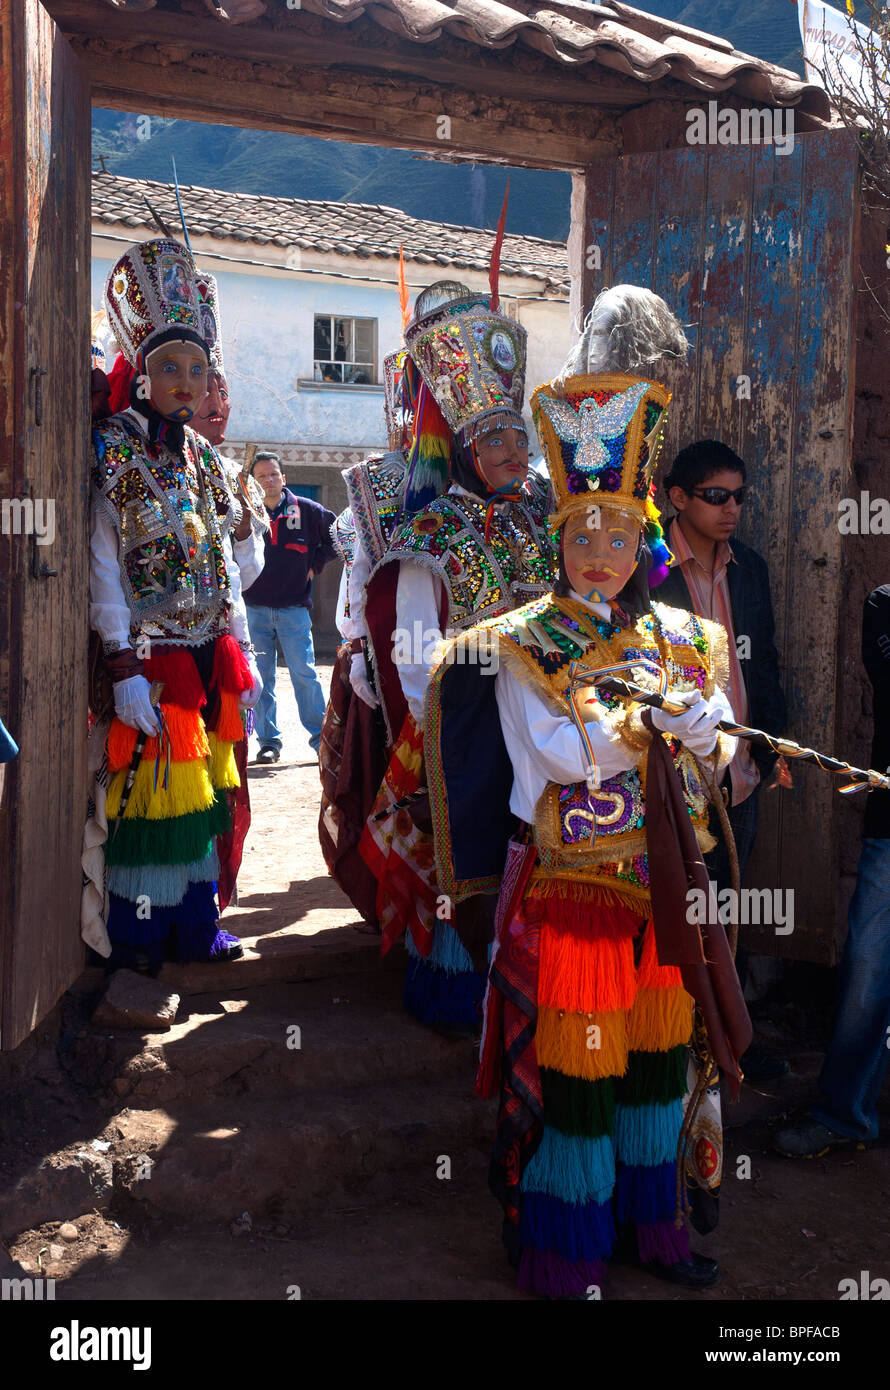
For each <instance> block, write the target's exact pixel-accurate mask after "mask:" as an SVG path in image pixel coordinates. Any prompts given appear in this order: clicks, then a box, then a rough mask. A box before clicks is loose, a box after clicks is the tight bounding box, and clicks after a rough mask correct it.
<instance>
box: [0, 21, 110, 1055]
mask: <svg viewBox="0 0 890 1390" xmlns="http://www.w3.org/2000/svg"><path fill="white" fill-rule="evenodd" d="M0 44H2V53H3V56H4V62H3V63H2V65H0V198H2V203H0V209H2V212H0V314H2V319H3V322H2V324H0V429H2V445H0V496H2V498H3V499H4V500H6V501H7V502H10V503H12V504H14V505H15V509H16V510H15V513H13V512H12V510H10V512H9V515H10V517H12V516H13V515H16V516H17V518H19V519H23V518H25V517H27V515H28V513H27V511H26V506H27V504H28V503H29V502H30V504H31V507H32V508H33V507H34V504H35V503H36V502H41V503H43V504H44V506H45V508H46V511H45V512H44V514H43V519H44V520H45V519H46V517H47V516H48V515H49V514H50V513H49V508H50V506H51V508H52V512H51V515H52V538H51V539H48V536H49V531H48V529H46V530H44V531H43V534H42V536H41V540H42V542H45V543H41V544H40V545H38V544H37V535H36V531H35V529H34V528H33V527H32V528H31V531H30V534H28V532H27V521H26V522H25V524H24V525H19V526H18V528H17V533H14V534H8V535H3V536H0V604H2V610H0V611H2V622H3V625H4V634H3V635H4V637H5V639H6V640H5V641H4V642H3V643H0V647H2V649H3V650H2V653H0V701H2V706H0V708H2V713H3V717H4V720H5V721H6V722H7V723H8V724H9V726H10V730H11V732H12V734H13V736H14V737H15V738H16V740H17V742H18V744H19V747H20V750H21V751H20V753H19V756H18V757H17V758H16V759H15V760H14V761H13V763H12V764H11V765H10V766H9V776H8V781H7V785H6V788H5V795H4V805H3V808H2V811H0V882H2V884H3V893H2V895H0V1048H2V1049H3V1050H9V1049H10V1048H13V1047H15V1046H17V1045H18V1043H19V1042H21V1041H22V1040H23V1039H24V1038H25V1037H27V1035H28V1034H29V1033H30V1032H31V1031H32V1030H33V1028H34V1027H35V1026H36V1025H37V1023H39V1022H40V1020H41V1019H42V1018H43V1017H45V1015H46V1014H47V1013H48V1012H49V1011H50V1009H52V1007H53V1006H54V1005H55V1003H56V1001H57V1000H58V998H59V996H60V995H61V994H62V992H63V991H64V990H65V989H66V988H67V986H68V985H69V984H70V983H71V982H72V980H73V979H75V978H76V976H77V974H79V973H80V971H81V970H82V968H83V960H84V949H83V945H82V943H81V940H80V932H79V923H80V884H81V874H80V852H81V845H82V837H83V824H84V813H85V809H86V793H87V778H86V738H87V660H86V652H87V636H88V631H89V628H88V603H89V581H88V556H89V523H88V516H89V474H88V458H89V452H88V451H89V418H90V416H89V378H88V371H89V275H90V260H89V252H90V239H89V226H90V223H89V140H90V122H89V87H88V83H87V80H86V75H85V73H84V72H83V70H82V69H81V67H80V65H79V63H78V61H77V59H76V58H75V56H74V54H73V52H72V50H71V48H70V45H69V44H68V42H67V40H66V39H65V38H64V36H63V35H62V34H61V33H60V32H59V31H58V30H57V28H56V26H55V25H54V24H53V22H52V20H51V19H50V18H49V16H48V14H47V13H46V11H45V10H44V9H43V8H42V6H41V5H40V4H39V3H38V0H8V3H6V4H4V5H3V6H2V8H0Z"/></svg>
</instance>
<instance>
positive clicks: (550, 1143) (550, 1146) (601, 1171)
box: [520, 1125, 615, 1205]
mask: <svg viewBox="0 0 890 1390" xmlns="http://www.w3.org/2000/svg"><path fill="white" fill-rule="evenodd" d="M614 1186H615V1155H614V1151H613V1149H612V1141H611V1140H610V1139H608V1138H606V1137H605V1136H603V1138H601V1139H585V1138H582V1137H581V1136H580V1135H574V1134H572V1135H570V1134H562V1133H561V1132H560V1131H559V1130H558V1129H553V1128H552V1127H551V1126H550V1125H545V1126H544V1132H543V1134H542V1136H541V1142H540V1144H539V1145H538V1147H537V1149H536V1150H535V1152H534V1155H533V1157H532V1159H531V1161H530V1163H529V1165H528V1167H527V1168H526V1170H525V1172H524V1173H523V1175H522V1181H521V1183H520V1187H521V1189H522V1191H523V1192H542V1193H547V1195H548V1196H550V1197H558V1198H559V1199H560V1200H561V1201H563V1202H572V1203H575V1204H577V1205H584V1204H585V1203H586V1202H597V1203H603V1202H608V1201H609V1199H610V1198H611V1196H612V1190H613V1188H614Z"/></svg>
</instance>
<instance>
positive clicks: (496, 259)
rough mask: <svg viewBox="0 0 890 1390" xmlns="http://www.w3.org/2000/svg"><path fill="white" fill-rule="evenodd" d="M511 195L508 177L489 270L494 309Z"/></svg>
mask: <svg viewBox="0 0 890 1390" xmlns="http://www.w3.org/2000/svg"><path fill="white" fill-rule="evenodd" d="M509 197H510V180H509V179H507V187H506V189H505V190H504V202H503V206H502V207H501V215H500V217H499V218H498V229H497V232H496V233H495V238H494V246H493V247H492V251H491V266H490V268H489V271H488V284H489V287H490V288H491V299H490V301H489V303H490V305H491V308H492V309H495V310H496V309H497V308H498V306H499V305H500V302H501V301H500V297H499V295H498V277H499V275H500V271H501V247H502V246H503V244H504V232H505V231H506V228H507V200H508V199H509Z"/></svg>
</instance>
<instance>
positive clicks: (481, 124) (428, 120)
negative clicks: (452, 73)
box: [74, 40, 618, 169]
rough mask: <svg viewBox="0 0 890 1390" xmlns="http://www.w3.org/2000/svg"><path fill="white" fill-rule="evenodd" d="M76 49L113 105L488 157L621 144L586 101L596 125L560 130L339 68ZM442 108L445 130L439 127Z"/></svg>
mask: <svg viewBox="0 0 890 1390" xmlns="http://www.w3.org/2000/svg"><path fill="white" fill-rule="evenodd" d="M74 47H75V48H76V50H77V51H78V52H79V54H80V56H81V57H82V59H83V61H84V62H85V63H86V65H87V67H88V69H89V72H90V78H91V82H92V93H93V104H94V105H96V106H106V107H111V108H113V109H115V110H124V111H136V112H139V113H140V114H145V115H158V116H175V117H179V118H180V119H183V120H195V121H207V120H215V121H218V122H220V123H221V124H224V125H232V126H246V127H248V128H252V129H260V130H281V131H288V132H291V133H293V134H298V135H312V136H317V137H320V138H322V139H329V140H344V141H347V142H352V143H355V144H364V145H388V146H394V147H396V148H401V149H418V150H425V151H429V152H430V153H451V152H454V153H458V154H463V155H470V156H475V157H477V158H479V159H486V158H489V157H495V158H496V159H498V160H509V161H510V162H511V163H513V164H517V165H526V166H530V167H534V168H545V169H571V168H579V167H582V166H583V165H585V164H587V163H589V162H590V161H591V160H592V159H596V158H603V157H605V156H607V155H610V154H615V153H617V149H618V146H617V137H616V135H615V130H614V123H613V122H611V121H610V120H608V119H607V118H606V117H605V116H604V115H603V117H602V119H601V120H600V123H599V125H600V127H601V128H602V129H603V130H604V132H605V133H606V136H607V138H598V130H597V121H596V113H595V111H594V110H592V109H590V108H588V110H587V112H585V113H584V114H585V116H586V118H587V119H588V120H589V121H590V124H591V126H593V127H594V130H593V131H591V134H589V135H584V134H566V133H565V131H564V130H563V129H561V128H559V126H558V125H556V123H554V125H553V126H552V127H551V128H550V129H544V130H541V129H534V128H532V120H531V117H534V118H535V123H537V124H539V125H540V124H542V118H540V117H538V114H537V112H534V111H532V110H531V109H530V108H529V105H528V103H523V104H522V105H520V104H519V103H515V104H513V103H511V104H509V105H508V104H507V103H506V102H504V101H503V99H502V100H501V104H500V106H499V107H494V108H492V109H491V111H487V110H486V111H485V112H484V114H475V113H474V111H473V105H474V103H473V102H471V101H469V100H468V99H467V98H466V96H465V95H464V94H463V93H458V92H448V91H439V90H438V89H436V88H435V87H432V88H427V89H426V90H423V89H421V90H419V91H415V92H414V93H413V94H412V95H413V102H414V104H413V106H409V104H408V103H407V102H405V103H404V104H401V105H399V104H396V103H397V100H398V95H399V94H398V93H394V92H393V91H392V89H391V87H390V85H389V84H388V83H380V84H378V85H374V84H373V83H371V82H370V79H362V84H361V88H360V89H357V87H356V82H355V80H354V79H353V80H352V81H351V82H348V83H347V82H346V81H341V80H340V78H339V75H337V76H336V77H335V76H334V74H332V73H326V74H319V77H320V78H321V79H322V80H321V81H320V82H319V84H318V90H313V89H312V84H311V83H310V82H309V81H308V80H305V79H304V80H302V81H300V82H290V83H287V84H286V85H283V84H282V81H281V73H280V72H278V71H276V70H275V69H274V68H271V67H269V66H266V67H260V66H259V65H256V64H253V65H247V66H246V68H245V70H244V72H243V73H242V72H238V71H237V70H236V69H235V67H234V65H233V64H227V65H225V66H226V68H228V69H229V70H228V71H225V70H221V66H220V65H214V64H210V63H208V64H207V69H208V70H207V71H205V70H203V67H202V68H201V69H198V68H197V67H193V66H190V65H189V64H186V63H165V64H161V63H159V62H158V61H157V57H156V50H139V51H138V53H134V54H131V55H130V56H128V57H125V56H123V54H122V53H120V52H119V51H116V50H115V49H114V48H110V47H109V46H108V45H105V44H102V43H100V42H99V41H98V40H91V41H88V42H86V43H84V42H83V41H76V40H75V43H74ZM143 53H146V54H147V55H151V56H155V61H150V60H149V61H146V60H144V59H143V57H142V54H143ZM348 93H349V94H351V95H349V94H348ZM475 105H476V106H477V107H478V105H479V103H475ZM464 113H465V114H464ZM443 116H447V117H448V119H449V120H450V128H447V127H443V125H442V123H441V118H442V117H443ZM445 130H447V136H443V131H445ZM594 131H597V134H594ZM609 136H611V138H608V137H609Z"/></svg>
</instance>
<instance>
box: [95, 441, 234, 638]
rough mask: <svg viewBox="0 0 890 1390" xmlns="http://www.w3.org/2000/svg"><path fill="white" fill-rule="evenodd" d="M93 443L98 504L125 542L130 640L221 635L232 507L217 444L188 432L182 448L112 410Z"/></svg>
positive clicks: (226, 598) (123, 560)
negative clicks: (226, 545) (226, 540)
mask: <svg viewBox="0 0 890 1390" xmlns="http://www.w3.org/2000/svg"><path fill="white" fill-rule="evenodd" d="M93 448H94V451H95V467H94V471H93V483H94V498H95V503H96V505H97V506H99V507H100V508H102V509H103V510H104V511H105V512H106V513H107V515H109V516H110V517H111V520H112V521H113V523H114V526H115V529H116V531H117V533H118V536H119V538H120V576H121V584H122V587H123V591H124V596H125V598H126V601H127V604H128V606H129V609H130V637H131V640H132V641H133V642H136V641H138V639H139V638H140V636H141V637H143V638H144V637H149V638H155V639H157V640H158V641H163V642H171V643H174V644H178V645H182V646H197V645H199V644H200V643H202V642H206V641H207V640H208V639H209V638H211V637H216V636H218V635H219V634H221V633H222V632H225V630H226V628H227V626H228V617H229V605H230V603H231V593H230V589H229V577H228V573H227V570H226V561H225V555H224V552H223V539H224V537H225V535H226V534H227V532H228V531H229V529H230V527H231V526H232V524H233V520H234V505H233V498H232V494H231V491H230V489H229V485H228V482H227V479H226V475H225V469H224V467H223V464H222V462H221V460H220V457H219V455H218V454H217V452H216V450H215V449H214V448H213V445H212V444H209V443H208V442H207V440H205V439H201V438H200V437H199V436H198V435H196V434H195V433H194V431H193V430H190V429H186V431H185V443H184V447H183V451H182V453H181V454H180V453H179V452H177V451H175V450H173V449H172V448H170V447H169V446H167V445H165V444H163V443H160V444H157V445H154V444H152V443H151V442H150V441H149V440H148V438H147V437H146V436H145V435H144V434H143V433H142V431H141V430H140V429H139V427H138V426H137V425H136V424H135V423H134V422H132V421H131V420H129V419H128V418H127V417H126V415H115V416H112V418H111V419H110V420H107V421H105V422H104V423H103V424H101V425H99V426H97V427H96V428H95V429H94V430H93Z"/></svg>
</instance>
